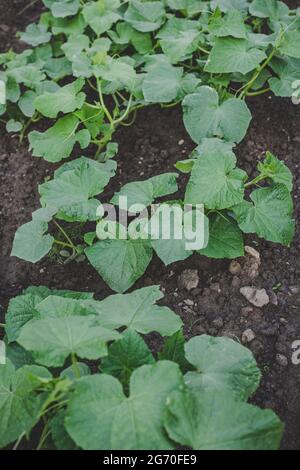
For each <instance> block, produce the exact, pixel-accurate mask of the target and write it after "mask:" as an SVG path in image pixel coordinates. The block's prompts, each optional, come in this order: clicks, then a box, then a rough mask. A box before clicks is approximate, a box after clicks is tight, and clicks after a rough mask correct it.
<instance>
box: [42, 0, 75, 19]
mask: <svg viewBox="0 0 300 470" xmlns="http://www.w3.org/2000/svg"><path fill="white" fill-rule="evenodd" d="M43 3H44V5H45V6H46V7H48V8H50V10H51V13H52V15H53V16H54V17H56V18H66V17H67V16H73V15H76V13H77V12H78V10H79V8H80V0H59V1H58V0H43Z"/></svg>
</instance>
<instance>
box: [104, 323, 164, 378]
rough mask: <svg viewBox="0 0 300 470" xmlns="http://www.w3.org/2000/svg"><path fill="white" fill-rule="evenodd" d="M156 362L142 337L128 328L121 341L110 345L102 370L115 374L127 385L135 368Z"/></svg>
mask: <svg viewBox="0 0 300 470" xmlns="http://www.w3.org/2000/svg"><path fill="white" fill-rule="evenodd" d="M154 362H155V361H154V357H153V356H152V354H151V352H150V350H149V348H148V346H147V345H146V343H145V341H144V340H143V339H142V337H141V336H140V335H139V334H137V333H136V332H135V331H133V330H127V331H126V332H125V333H124V334H123V336H122V338H121V339H120V340H119V341H115V342H114V343H113V344H112V345H111V346H110V347H109V349H108V356H107V357H105V358H104V359H103V360H102V361H101V372H103V373H104V374H109V375H113V376H114V377H116V378H117V379H119V380H120V382H121V383H122V384H123V386H125V387H127V386H128V385H129V379H130V376H131V374H132V373H133V371H134V370H135V369H137V368H138V367H140V366H143V365H145V364H153V363H154Z"/></svg>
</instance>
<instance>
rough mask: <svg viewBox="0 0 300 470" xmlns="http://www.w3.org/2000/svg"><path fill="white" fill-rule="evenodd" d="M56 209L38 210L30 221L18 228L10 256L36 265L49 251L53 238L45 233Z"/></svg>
mask: <svg viewBox="0 0 300 470" xmlns="http://www.w3.org/2000/svg"><path fill="white" fill-rule="evenodd" d="M55 212H56V209H39V210H37V211H36V212H34V213H33V214H32V221H31V222H28V223H27V224H24V225H22V226H21V227H19V228H18V230H17V231H16V234H15V238H14V242H13V247H12V252H11V256H16V257H17V258H21V259H24V260H25V261H29V262H30V263H36V262H37V261H39V260H40V259H42V258H43V257H44V256H46V255H47V254H48V253H49V251H50V250H51V248H52V246H53V243H54V238H53V237H52V236H51V235H49V234H46V235H45V233H46V232H47V230H48V222H50V220H51V219H52V216H53V215H54V214H55Z"/></svg>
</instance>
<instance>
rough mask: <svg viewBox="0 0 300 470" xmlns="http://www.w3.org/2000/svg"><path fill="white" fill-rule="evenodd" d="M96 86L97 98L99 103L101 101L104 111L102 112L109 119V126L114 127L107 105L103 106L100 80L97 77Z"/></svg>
mask: <svg viewBox="0 0 300 470" xmlns="http://www.w3.org/2000/svg"><path fill="white" fill-rule="evenodd" d="M97 86H98V93H99V99H100V103H101V106H102V109H103V111H104V114H105V116H106V117H107V119H108V120H109V122H110V125H111V127H114V120H113V118H112V116H111V114H110V112H109V111H108V109H107V107H106V106H105V103H104V99H103V94H102V88H101V81H100V80H99V79H97Z"/></svg>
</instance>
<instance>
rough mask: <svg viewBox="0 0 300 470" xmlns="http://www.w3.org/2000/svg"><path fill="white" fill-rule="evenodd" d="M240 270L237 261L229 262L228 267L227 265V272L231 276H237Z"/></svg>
mask: <svg viewBox="0 0 300 470" xmlns="http://www.w3.org/2000/svg"><path fill="white" fill-rule="evenodd" d="M241 270H242V268H241V265H240V263H239V262H238V261H235V260H234V261H231V263H230V265H229V272H230V273H231V274H233V275H234V276H237V275H238V274H240V272H241Z"/></svg>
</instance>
